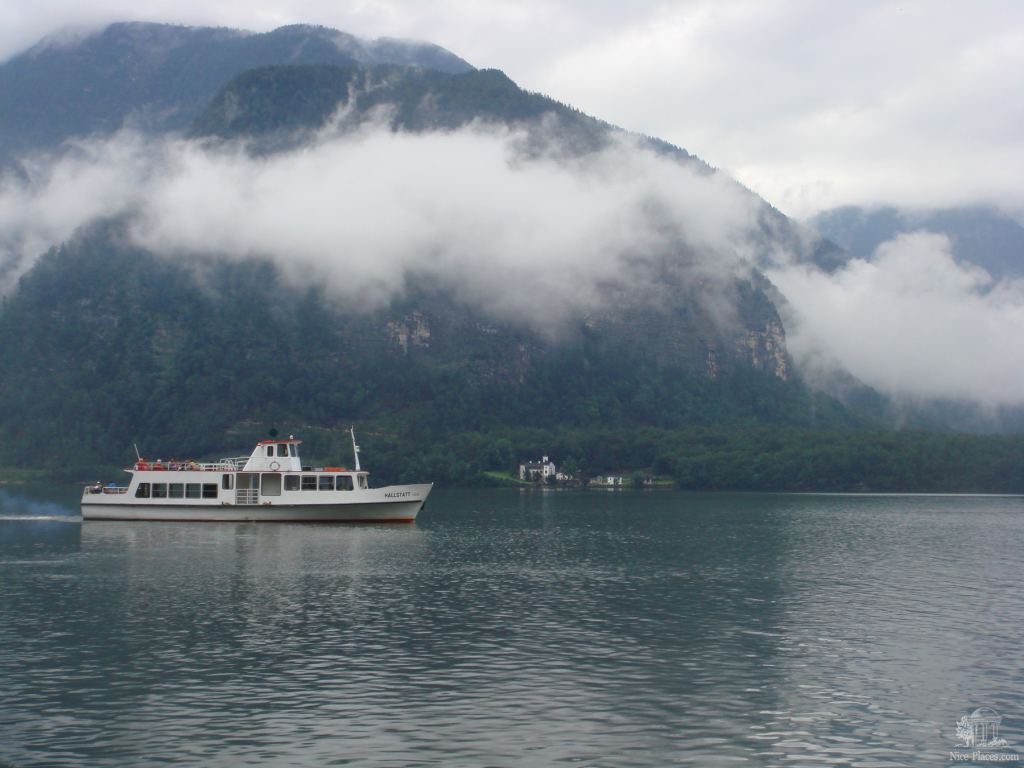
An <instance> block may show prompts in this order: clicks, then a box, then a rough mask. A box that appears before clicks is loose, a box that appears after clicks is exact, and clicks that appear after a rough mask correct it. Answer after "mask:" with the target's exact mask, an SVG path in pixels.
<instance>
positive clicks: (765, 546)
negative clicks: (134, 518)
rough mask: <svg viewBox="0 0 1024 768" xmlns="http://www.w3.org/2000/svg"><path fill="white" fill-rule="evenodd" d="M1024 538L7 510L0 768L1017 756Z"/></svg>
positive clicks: (640, 514)
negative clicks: (963, 733)
mask: <svg viewBox="0 0 1024 768" xmlns="http://www.w3.org/2000/svg"><path fill="white" fill-rule="evenodd" d="M7 511H9V510H7ZM1021 511H1022V504H1021V501H1020V500H1017V499H1014V500H981V501H979V500H963V499H960V500H957V499H931V500H921V499H897V500H893V499H882V498H878V499H870V498H846V497H793V496H757V495H693V494H689V495H687V494H674V493H647V494H635V493H617V494H579V493H518V492H493V491H491V492H448V493H445V492H437V493H436V496H432V498H431V507H430V509H429V510H428V511H427V513H425V514H424V515H423V517H422V518H421V520H420V522H419V523H418V524H417V525H416V526H398V527H391V526H385V527H375V526H305V525H288V524H187V523H120V522H118V523H113V522H111V523H103V522H89V523H85V524H82V525H80V526H79V525H66V524H57V523H30V522H27V521H26V522H13V521H8V522H2V519H3V514H4V513H5V510H4V508H3V507H2V506H0V584H2V585H3V590H2V592H0V649H3V650H0V694H3V700H4V701H5V702H7V703H5V704H4V705H2V706H0V763H2V761H3V760H4V759H7V760H10V761H11V762H13V763H16V764H18V765H52V764H60V763H61V762H64V763H67V764H81V763H89V764H97V765H129V764H130V765H157V764H163V763H165V762H168V761H172V760H174V761H178V762H184V763H196V764H204V765H224V766H228V765H280V764H288V765H322V764H329V763H332V762H335V763H340V762H344V761H346V760H353V761H356V762H358V763H359V764H360V765H381V766H384V765H388V766H390V765H398V764H409V763H415V762H443V763H444V764H456V765H457V764H463V765H482V764H491V765H511V764H529V765H534V764H536V765H549V764H555V763H559V762H573V763H580V764H585V765H651V764H661V763H673V764H675V763H683V764H696V765H721V764H730V765H731V764H734V763H736V762H739V761H742V762H747V763H750V764H755V765H782V764H815V765H824V764H835V765H859V764H863V765H868V764H872V763H874V764H885V765H900V764H905V765H914V764H918V763H920V762H928V761H929V760H933V759H934V758H935V757H936V756H944V755H945V753H944V752H943V750H944V749H946V748H947V747H948V746H950V744H949V740H948V738H947V735H948V734H949V732H950V731H951V729H952V724H953V722H954V721H955V717H954V715H955V714H958V713H959V712H960V711H962V710H964V709H967V708H968V707H972V706H973V705H976V704H979V703H993V702H994V704H995V706H996V708H997V709H999V710H1000V711H1001V713H1002V714H1004V715H1005V716H1007V718H1008V720H1007V721H1006V722H1004V735H1005V736H1006V737H1007V738H1008V739H1011V740H1012V739H1013V738H1014V736H1015V734H1014V731H1013V726H1012V722H1011V721H1012V720H1013V718H1018V717H1020V716H1021V713H1020V704H1021V696H1020V692H1021V677H1020V676H1021V668H1020V663H1021V662H1020V660H1019V657H1018V655H1017V654H1016V652H1015V648H1016V645H1015V642H1016V641H1015V629H1016V627H1017V626H1018V624H1019V619H1020V617H1021V616H1022V615H1024V604H1022V598H1021V596H1020V594H1019V592H1018V591H1017V590H1015V589H1013V588H1012V585H1013V583H1014V581H1015V580H1016V578H1017V562H1018V559H1019V558H1018V555H1017V553H1018V552H1019V551H1020V544H1021V543H1022V541H1021V537H1022V531H1024V528H1022V524H1021V522H1020V521H1021V519H1022V518H1021V516H1020V512H1021ZM12 531H13V532H14V533H13V534H12V533H11V532H12ZM5 534H7V535H5ZM951 541H953V542H955V545H954V546H952V547H951V546H950V542H951ZM964 616H969V617H971V619H972V621H963V620H959V621H958V620H955V619H952V620H951V617H959V618H960V619H962V617H964ZM982 696H987V698H980V697H982Z"/></svg>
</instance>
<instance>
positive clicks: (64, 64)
mask: <svg viewBox="0 0 1024 768" xmlns="http://www.w3.org/2000/svg"><path fill="white" fill-rule="evenodd" d="M271 64H335V65H341V66H373V65H380V64H396V65H402V66H407V67H422V68H428V69H431V70H436V71H439V72H450V73H458V72H469V71H471V70H472V69H473V68H472V67H471V66H470V65H469V64H468V63H466V62H465V61H463V60H462V59H460V58H459V57H458V56H456V55H455V54H453V53H450V52H449V51H446V50H444V49H443V48H440V47H439V46H436V45H432V44H429V43H421V42H414V41H404V40H394V39H387V38H384V39H380V40H373V41H370V40H363V39H360V38H357V37H354V36H352V35H349V34H346V33H344V32H339V31H338V30H335V29H329V28H327V27H318V26H309V25H295V26H287V27H281V28H279V29H275V30H274V31H272V32H266V33H261V34H254V33H251V32H244V31H241V30H235V29H223V28H209V27H184V26H175V25H170V24H150V23H141V22H133V23H120V24H112V25H110V26H108V27H106V28H105V29H103V30H102V31H100V32H98V33H96V34H90V35H87V36H85V37H82V38H79V39H72V40H68V39H63V38H61V39H56V38H54V39H46V40H43V41H41V42H40V43H38V44H36V45H35V46H33V47H32V48H30V49H29V50H27V51H25V52H24V53H22V54H19V55H17V56H15V57H14V58H12V59H10V60H8V61H6V62H4V63H3V64H0V160H2V159H8V160H10V159H11V158H12V157H13V156H15V155H16V154H18V153H23V152H26V151H29V150H33V149H41V148H48V147H53V146H55V145H57V144H59V143H60V142H61V141H64V140H65V139H68V138H71V137H75V136H87V135H91V134H95V133H109V132H111V131H114V130H117V129H118V128H120V127H121V126H122V125H124V124H125V123H126V122H127V123H129V124H131V125H133V126H135V127H138V128H141V129H145V130H153V131H166V130H180V129H183V128H186V127H188V126H189V125H190V124H191V123H192V121H193V120H194V119H195V117H196V115H197V114H198V113H199V112H200V111H201V110H202V109H203V108H204V107H205V106H206V105H207V103H208V102H209V100H210V99H211V98H212V97H213V95H214V94H215V93H216V92H217V91H218V90H219V89H220V88H221V87H222V86H223V85H224V84H225V83H226V82H227V81H228V80H230V79H231V78H232V77H234V76H236V75H238V74H239V73H241V72H243V71H245V70H248V69H252V68H254V67H261V66H267V65H271Z"/></svg>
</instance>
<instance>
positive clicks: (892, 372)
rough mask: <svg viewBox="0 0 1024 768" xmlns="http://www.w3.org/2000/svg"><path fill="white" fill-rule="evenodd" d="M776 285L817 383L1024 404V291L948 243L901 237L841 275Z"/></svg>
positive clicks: (796, 269)
mask: <svg viewBox="0 0 1024 768" xmlns="http://www.w3.org/2000/svg"><path fill="white" fill-rule="evenodd" d="M769 277H770V278H771V279H772V281H773V282H774V283H775V284H776V285H777V286H778V287H779V289H780V290H781V291H782V293H783V294H784V295H785V296H786V298H787V300H788V301H789V307H788V313H789V314H790V318H789V322H788V323H787V327H788V330H789V336H788V341H789V348H790V352H791V353H792V354H793V355H794V357H795V358H796V359H797V361H798V364H800V365H801V366H802V367H803V369H804V370H805V371H808V372H809V374H810V375H813V374H814V372H816V371H818V372H820V371H825V370H828V369H835V368H836V367H839V368H842V369H845V370H847V371H849V372H850V373H852V374H853V375H854V376H856V377H858V378H859V379H861V380H862V381H864V382H865V383H867V384H869V385H871V386H873V387H875V388H877V389H879V390H881V391H883V392H886V393H888V394H890V395H895V396H910V397H914V398H921V399H934V398H943V399H963V400H969V401H975V402H980V403H983V404H986V405H991V406H1002V405H1020V404H1022V403H1024V282H1020V281H1002V282H996V281H994V280H993V279H992V278H991V277H990V276H989V275H988V273H987V272H985V271H984V270H982V269H980V268H978V267H973V266H969V265H960V264H957V263H956V262H955V261H954V260H953V255H952V246H951V243H950V241H949V239H948V238H947V237H945V236H944V235H936V234H931V233H927V232H916V233H913V234H906V235H901V236H899V237H897V238H895V239H893V240H890V241H889V242H886V243H883V244H882V245H880V246H879V247H878V249H877V250H876V251H875V254H874V257H873V258H872V259H871V260H870V261H869V260H864V259H854V260H852V261H850V262H849V263H848V264H847V265H846V266H845V267H844V268H843V269H841V270H839V271H837V272H835V273H833V274H826V273H824V272H822V271H820V270H818V269H814V268H810V267H806V266H796V265H789V266H785V267H781V268H778V269H775V270H772V271H770V273H769Z"/></svg>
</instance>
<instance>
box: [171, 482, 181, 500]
mask: <svg viewBox="0 0 1024 768" xmlns="http://www.w3.org/2000/svg"><path fill="white" fill-rule="evenodd" d="M167 491H168V493H167V497H168V498H170V499H183V498H185V486H184V484H183V483H170V484H169V485H168V486H167Z"/></svg>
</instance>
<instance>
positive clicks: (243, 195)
mask: <svg viewBox="0 0 1024 768" xmlns="http://www.w3.org/2000/svg"><path fill="white" fill-rule="evenodd" d="M524 141H525V137H523V136H522V135H520V134H517V133H515V132H508V131H505V130H500V129H494V128H484V127H480V126H474V127H471V128H468V129H465V130H460V131H455V132H449V133H430V134H419V135H410V134H401V133H393V132H391V131H387V130H381V129H380V128H379V127H376V126H374V127H369V128H364V129H361V130H359V131H357V132H355V133H350V134H346V135H344V136H338V135H330V134H325V135H323V136H320V137H318V139H317V140H316V141H314V142H313V143H312V144H310V145H308V146H305V147H303V148H301V149H297V150H294V151H291V152H287V153H282V154H276V155H272V156H262V157H253V156H252V155H251V154H249V153H247V152H246V151H245V148H244V147H243V146H240V145H215V144H209V143H200V142H193V141H184V140H180V139H178V140H160V141H155V140H145V139H142V138H140V137H138V136H135V135H132V134H126V133H123V134H120V135H118V136H116V137H114V138H113V139H110V140H106V141H99V142H91V143H83V144H79V145H78V146H77V147H76V148H75V151H73V152H70V153H66V154H65V155H63V156H61V157H60V159H56V160H50V161H47V160H46V159H36V160H35V161H32V162H30V163H28V164H27V166H26V168H27V176H28V178H27V180H26V179H24V178H22V179H16V178H13V177H8V178H7V179H5V180H4V182H3V184H2V185H0V230H2V231H3V232H5V233H8V234H7V236H6V239H5V240H3V241H2V245H3V247H5V249H6V251H7V256H6V260H7V263H8V264H16V265H17V266H16V267H14V268H11V269H9V274H8V277H9V278H13V277H14V276H16V275H17V274H20V273H22V272H24V271H25V270H26V269H27V268H28V267H29V266H30V265H31V263H32V261H33V259H34V258H35V257H36V256H37V255H38V254H39V253H40V252H41V251H42V250H44V248H45V247H47V246H49V245H53V244H56V243H59V242H61V241H62V240H65V239H67V238H68V237H69V236H70V235H71V234H72V233H73V232H74V230H75V228H77V227H78V226H80V225H81V224H84V223H86V222H88V221H90V220H93V219H95V218H98V217H101V216H111V215H122V214H126V213H127V214H130V215H131V218H130V221H131V222H132V224H131V229H130V232H131V237H132V238H133V239H134V241H135V242H136V243H137V244H139V245H142V246H144V247H147V248H149V249H152V250H154V251H156V252H158V253H161V254H167V255H171V256H173V255H175V254H186V253H187V254H210V255H216V256H227V257H233V258H240V259H241V258H249V257H253V256H258V257H264V258H269V259H272V260H274V261H276V262H277V263H278V264H279V265H280V266H281V268H282V271H283V273H284V274H285V275H286V277H288V278H289V279H292V280H295V281H300V282H301V281H318V282H321V283H322V284H324V285H326V286H327V287H328V288H329V289H330V291H331V292H332V293H333V294H334V295H335V296H337V297H338V298H339V299H340V300H342V301H344V302H347V303H348V304H350V305H352V306H353V307H356V308H372V307H375V306H380V305H381V304H382V303H385V302H387V301H388V300H390V299H392V298H393V297H394V296H395V295H397V294H400V293H401V292H402V291H403V290H405V289H406V287H407V286H408V285H409V283H410V282H411V281H415V280H418V279H430V280H431V281H432V282H433V283H434V284H438V285H441V286H444V287H445V288H446V289H448V290H450V291H452V292H454V293H455V294H456V295H458V296H459V298H461V299H462V300H464V301H467V302H469V303H471V304H474V305H476V306H478V307H479V308H481V309H484V310H485V311H487V312H488V313H490V314H491V315H493V316H496V317H499V318H503V319H514V320H524V321H527V322H532V323H535V324H538V325H542V324H545V323H548V322H552V321H557V320H558V319H559V318H560V317H564V316H565V315H566V314H567V313H569V312H572V311H576V310H588V309H594V308H598V307H600V305H601V302H602V297H603V287H604V286H606V285H608V284H609V283H616V284H631V283H636V282H638V281H639V282H644V281H647V282H650V283H652V287H654V286H653V283H654V282H656V281H657V280H658V271H657V269H655V266H654V265H655V262H656V261H657V260H658V259H659V258H661V257H668V256H671V257H672V258H673V259H674V261H675V263H676V264H677V265H679V266H680V267H681V268H684V269H686V270H690V271H693V272H696V273H698V274H699V275H700V276H715V275H725V274H730V273H731V272H732V271H733V270H736V269H742V268H743V267H742V264H743V263H744V258H745V257H746V256H747V255H748V254H747V250H748V245H747V243H748V242H749V238H750V233H751V231H752V228H753V226H754V224H755V221H756V211H755V209H754V205H753V203H752V201H751V199H750V198H749V197H748V196H746V195H744V194H743V193H742V192H741V191H739V190H738V189H737V188H736V187H735V185H733V184H731V183H730V182H729V181H728V180H727V179H725V178H723V177H721V176H706V175H700V174H698V173H694V172H693V171H691V170H690V169H688V168H686V167H685V166H682V165H680V164H678V163H676V162H674V161H671V160H667V159H665V158H662V157H659V156H657V155H655V154H654V153H652V152H650V151H647V150H644V149H641V148H638V147H637V146H635V145H633V144H632V143H630V142H629V141H626V140H623V141H620V142H617V143H614V144H613V145H612V146H611V147H610V148H608V149H607V150H605V151H603V152H601V153H598V154H596V155H591V156H588V157H586V158H585V159H582V160H565V159H564V158H563V159H555V158H545V157H540V158H537V157H535V156H534V157H530V158H528V159H527V156H526V155H525V153H523V152H521V151H520V149H521V148H522V145H523V142H524ZM684 254H685V255H684ZM8 282H9V281H8ZM8 287H9V285H8Z"/></svg>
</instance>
